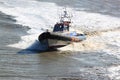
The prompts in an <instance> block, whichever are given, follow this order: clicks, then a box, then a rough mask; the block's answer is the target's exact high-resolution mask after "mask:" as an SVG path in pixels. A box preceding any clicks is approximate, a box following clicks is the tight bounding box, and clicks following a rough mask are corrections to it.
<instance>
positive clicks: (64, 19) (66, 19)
mask: <svg viewBox="0 0 120 80" xmlns="http://www.w3.org/2000/svg"><path fill="white" fill-rule="evenodd" d="M65 21H66V22H71V21H70V19H69V18H63V22H65Z"/></svg>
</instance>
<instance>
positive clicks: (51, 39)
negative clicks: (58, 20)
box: [38, 32, 86, 48]
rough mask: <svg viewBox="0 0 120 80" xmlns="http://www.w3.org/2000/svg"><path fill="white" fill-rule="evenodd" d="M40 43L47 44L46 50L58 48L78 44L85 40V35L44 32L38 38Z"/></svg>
mask: <svg viewBox="0 0 120 80" xmlns="http://www.w3.org/2000/svg"><path fill="white" fill-rule="evenodd" d="M38 39H39V41H40V42H41V43H43V44H44V43H45V44H46V43H47V44H48V48H59V47H63V46H66V45H68V44H70V43H71V42H80V41H83V40H85V39H86V37H85V35H83V34H82V35H81V34H79V35H78V34H76V35H75V33H70V32H69V33H61V32H44V33H42V34H41V35H40V36H39V38H38Z"/></svg>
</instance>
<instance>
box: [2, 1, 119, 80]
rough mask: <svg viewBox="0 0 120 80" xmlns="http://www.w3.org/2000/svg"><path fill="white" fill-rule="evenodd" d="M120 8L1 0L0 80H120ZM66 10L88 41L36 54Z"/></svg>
mask: <svg viewBox="0 0 120 80" xmlns="http://www.w3.org/2000/svg"><path fill="white" fill-rule="evenodd" d="M119 5H120V0H114V1H113V0H69V1H67V0H59V1H58V0H29V1H25V0H12V1H10V0H0V11H1V12H0V38H1V40H0V79H1V80H4V79H5V80H6V79H8V80H9V79H11V80H13V79H15V80H18V79H23V80H24V79H25V80H26V79H28V80H29V79H30V80H40V79H41V80H44V79H45V80H46V79H49V80H56V79H58V80H64V79H68V80H69V79H73V80H74V79H81V78H82V79H83V80H84V79H85V80H86V79H87V80H95V79H96V80H111V79H113V80H119V79H120V73H119V70H120V68H119V64H120V61H119V60H120V6H119ZM64 6H67V9H68V11H69V12H71V13H72V14H73V18H72V21H73V24H72V25H74V26H75V30H78V31H79V30H83V31H84V32H86V33H87V34H88V37H87V40H86V41H83V42H81V43H73V44H71V45H68V46H66V47H63V48H60V49H59V50H60V51H54V52H41V53H40V52H38V51H40V50H41V48H40V45H38V42H37V41H36V40H37V37H38V35H39V34H40V33H42V32H43V31H44V29H50V28H51V27H52V26H53V25H54V24H55V23H56V22H57V21H58V20H59V17H58V16H59V12H60V11H61V9H62V8H63V7H64ZM26 48H30V49H32V50H34V52H31V51H29V50H28V51H24V50H23V49H26ZM21 53H23V54H21ZM24 53H25V54H24ZM36 53H37V54H36ZM38 53H39V54H38Z"/></svg>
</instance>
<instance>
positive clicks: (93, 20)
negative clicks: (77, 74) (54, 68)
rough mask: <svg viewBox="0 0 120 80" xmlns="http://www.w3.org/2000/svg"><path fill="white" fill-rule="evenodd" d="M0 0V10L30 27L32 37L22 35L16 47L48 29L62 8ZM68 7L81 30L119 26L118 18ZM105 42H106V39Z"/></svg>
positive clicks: (44, 3)
mask: <svg viewBox="0 0 120 80" xmlns="http://www.w3.org/2000/svg"><path fill="white" fill-rule="evenodd" d="M2 2H4V6H3V5H2V6H0V11H2V12H4V13H6V14H8V15H12V16H15V19H16V20H17V22H16V24H22V25H24V26H29V27H30V28H31V29H30V30H29V31H28V33H29V34H31V35H30V36H32V37H30V36H29V35H28V36H27V38H25V37H24V38H23V37H22V38H21V39H22V41H20V42H19V43H18V45H14V47H18V48H25V47H27V46H28V44H30V43H31V42H34V40H36V39H37V37H35V36H34V35H36V34H37V35H38V34H40V33H42V32H43V31H44V30H45V29H47V28H48V29H50V28H51V26H53V25H54V24H55V23H56V22H57V21H58V14H59V12H60V11H59V9H61V8H62V7H60V6H58V5H56V4H55V3H48V2H38V1H34V0H29V1H25V0H14V1H9V0H4V1H2ZM68 9H69V10H70V11H71V12H72V13H73V18H72V21H73V25H76V26H77V27H80V28H81V29H83V30H96V31H98V29H99V30H103V29H110V28H115V27H120V18H116V17H112V16H108V15H102V14H99V13H88V12H85V11H75V10H74V9H71V8H68ZM42 28H43V29H42ZM108 36H109V35H108ZM92 39H94V38H92ZM96 40H97V39H96ZM91 41H92V40H91ZM93 41H94V40H93ZM23 42H24V43H23ZM105 42H107V40H106V41H105ZM91 43H92V42H91ZM97 44H99V43H97ZM19 46H21V47H19ZM22 46H24V47H22ZM80 48H81V47H80ZM78 50H79V49H78ZM83 50H84V49H83Z"/></svg>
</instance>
